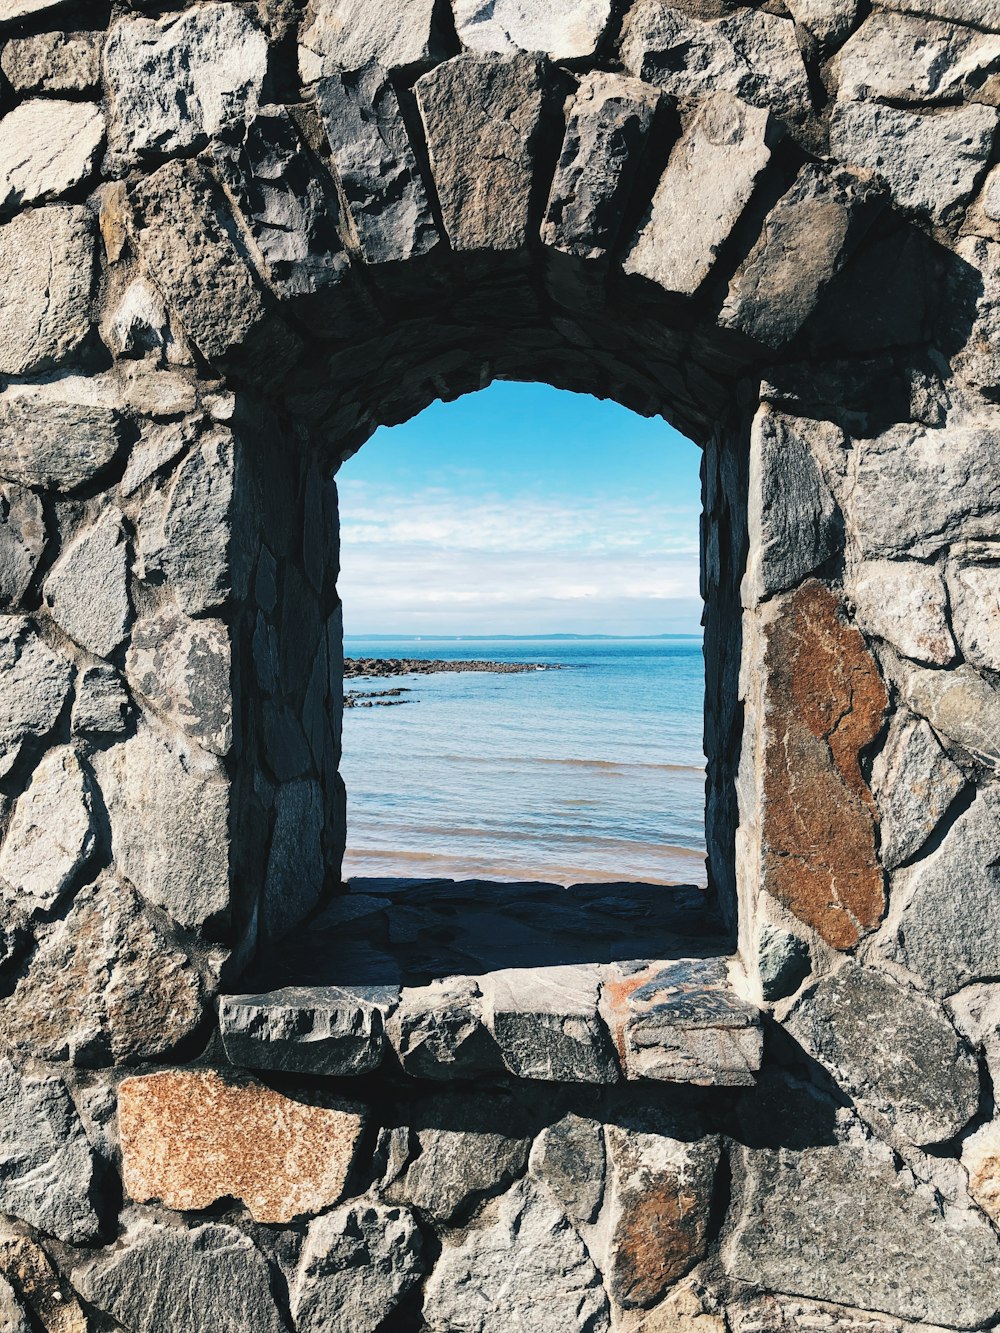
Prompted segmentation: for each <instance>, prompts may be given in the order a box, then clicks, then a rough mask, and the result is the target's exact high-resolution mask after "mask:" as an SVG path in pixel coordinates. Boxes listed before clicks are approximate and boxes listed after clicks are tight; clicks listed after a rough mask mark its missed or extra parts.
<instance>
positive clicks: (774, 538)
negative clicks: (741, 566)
mask: <svg viewBox="0 0 1000 1333" xmlns="http://www.w3.org/2000/svg"><path fill="white" fill-rule="evenodd" d="M810 427H811V423H809V422H805V421H800V420H796V418H794V417H787V416H782V415H781V414H779V413H777V412H774V411H773V410H771V409H769V408H764V409H762V410H761V411H760V412H759V413H758V414H757V416H756V417H755V418H754V423H753V431H752V434H751V437H750V487H749V490H750V495H749V512H748V526H749V531H750V550H751V556H750V561H749V567H748V570H747V574H746V579H745V585H744V588H745V591H744V600H749V601H756V600H759V599H761V598H764V597H768V596H771V595H772V594H773V593H776V592H783V591H784V590H785V589H787V588H791V587H794V586H795V584H796V583H799V582H801V580H802V579H803V578H804V577H805V576H806V575H807V574H811V573H813V571H814V570H816V569H817V568H818V567H819V566H820V565H822V564H823V563H824V562H825V561H826V560H828V559H829V557H830V556H831V555H832V554H833V553H834V551H835V550H836V549H837V539H838V532H837V520H838V509H837V505H836V503H835V502H834V499H833V496H832V494H831V493H830V488H829V487H828V486H827V484H826V482H825V481H824V479H823V474H822V471H821V469H820V466H819V463H818V461H817V459H816V457H815V455H814V453H813V451H812V449H811V447H810V436H811V433H812V431H811V429H810Z"/></svg>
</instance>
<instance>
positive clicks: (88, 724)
mask: <svg viewBox="0 0 1000 1333" xmlns="http://www.w3.org/2000/svg"><path fill="white" fill-rule="evenodd" d="M130 710H131V700H130V698H129V693H128V690H127V689H126V688H125V682H124V681H123V680H122V678H121V676H120V675H119V674H118V672H117V671H116V670H115V669H114V667H110V666H105V665H103V664H101V665H98V666H89V667H84V669H83V670H82V671H81V672H80V674H79V676H78V677H77V681H76V694H75V697H74V699H73V734H74V736H88V735H104V736H114V735H120V734H121V733H122V732H123V731H125V729H126V726H127V723H128V716H129V712H130Z"/></svg>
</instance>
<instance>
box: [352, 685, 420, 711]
mask: <svg viewBox="0 0 1000 1333" xmlns="http://www.w3.org/2000/svg"><path fill="white" fill-rule="evenodd" d="M409 693H410V691H409V690H408V689H407V688H406V686H405V685H397V686H396V687H395V689H392V690H347V691H346V692H345V694H344V707H345V708H394V707H395V706H396V705H397V704H408V703H412V702H413V700H412V699H403V698H401V697H400V696H401V695H404V694H409Z"/></svg>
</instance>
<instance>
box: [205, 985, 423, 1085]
mask: <svg viewBox="0 0 1000 1333" xmlns="http://www.w3.org/2000/svg"><path fill="white" fill-rule="evenodd" d="M398 1002H399V989H398V987H391V986H350V987H349V986H344V987H340V986H301V987H296V986H288V987H285V988H284V989H283V990H277V991H271V992H270V993H268V994H265V995H225V996H223V997H222V998H221V999H220V1001H219V1029H220V1031H221V1033H222V1043H223V1046H224V1047H225V1050H226V1055H227V1056H228V1057H229V1059H230V1060H231V1061H232V1063H233V1064H235V1065H242V1066H244V1067H246V1068H249V1069H282V1070H288V1071H290V1072H294V1073H300V1074H332V1075H345V1074H365V1073H368V1072H370V1071H371V1070H373V1069H377V1068H378V1066H379V1065H380V1064H381V1063H382V1057H383V1052H384V1049H385V1036H384V1032H385V1020H386V1018H387V1016H388V1015H389V1014H390V1013H391V1012H392V1010H393V1009H394V1008H395V1006H396V1004H397V1003H398Z"/></svg>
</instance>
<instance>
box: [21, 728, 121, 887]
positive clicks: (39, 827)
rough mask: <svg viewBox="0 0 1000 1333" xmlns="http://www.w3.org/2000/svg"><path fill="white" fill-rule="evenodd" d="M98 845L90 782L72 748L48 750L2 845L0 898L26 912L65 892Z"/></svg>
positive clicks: (62, 747) (34, 774)
mask: <svg viewBox="0 0 1000 1333" xmlns="http://www.w3.org/2000/svg"><path fill="white" fill-rule="evenodd" d="M96 841H97V836H96V831H95V828H94V815H93V799H92V795H91V790H90V783H89V781H88V779H87V776H86V774H85V773H84V771H83V769H82V768H81V767H80V761H79V759H78V758H77V756H76V753H75V752H74V751H73V750H72V749H71V748H70V747H69V746H60V747H59V748H58V749H55V750H50V751H49V753H48V754H47V755H46V756H45V758H44V759H43V760H42V762H41V763H40V764H39V765H38V767H37V768H36V769H35V771H34V773H33V774H32V778H31V786H30V787H29V788H28V790H27V791H26V792H25V793H24V795H23V796H21V797H20V798H19V799H18V801H17V802H16V804H15V806H14V813H13V814H12V816H11V819H10V823H9V824H8V826H7V833H6V836H5V837H4V840H3V845H2V846H0V894H2V896H3V898H4V899H6V901H7V902H8V904H10V905H11V906H12V907H16V908H17V909H18V910H20V911H24V912H26V913H32V912H47V911H49V910H51V908H53V907H55V905H56V903H58V902H59V900H60V899H61V898H62V897H63V896H64V895H65V894H66V892H67V891H68V889H69V888H70V887H71V886H72V885H73V883H74V880H75V879H76V876H77V875H78V873H79V872H80V870H81V869H82V868H83V866H84V865H85V864H86V862H87V860H88V859H89V858H90V856H91V855H92V854H93V851H94V846H95V844H96Z"/></svg>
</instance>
